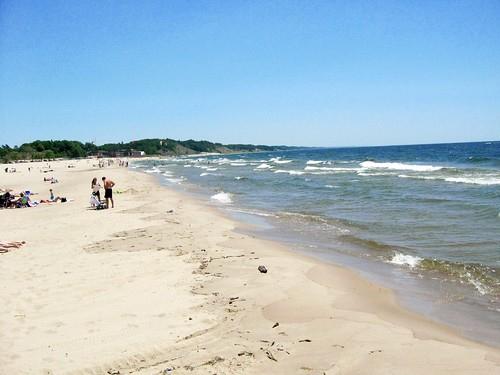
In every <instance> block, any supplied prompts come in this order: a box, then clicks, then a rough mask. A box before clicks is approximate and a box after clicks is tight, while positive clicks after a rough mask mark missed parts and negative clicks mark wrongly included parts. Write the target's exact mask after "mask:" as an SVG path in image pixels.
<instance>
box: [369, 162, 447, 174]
mask: <svg viewBox="0 0 500 375" xmlns="http://www.w3.org/2000/svg"><path fill="white" fill-rule="evenodd" d="M360 165H361V166H362V167H363V168H366V169H393V170H400V171H404V170H408V171H416V172H433V171H439V170H440V169H443V168H444V167H436V166H433V165H420V164H404V163H376V162H374V161H364V162H362V163H360Z"/></svg>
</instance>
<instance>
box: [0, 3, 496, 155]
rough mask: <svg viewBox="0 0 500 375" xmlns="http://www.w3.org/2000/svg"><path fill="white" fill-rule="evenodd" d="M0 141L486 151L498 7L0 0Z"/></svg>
mask: <svg viewBox="0 0 500 375" xmlns="http://www.w3.org/2000/svg"><path fill="white" fill-rule="evenodd" d="M0 129H1V131H0V143H2V144H4V143H8V144H10V145H13V144H20V143H23V142H26V141H31V140H34V139H78V140H81V141H96V142H97V143H103V142H110V141H122V140H123V141H127V140H131V139H138V138H146V137H169V138H174V139H187V138H194V139H207V140H212V141H219V142H224V143H264V144H290V145H307V146H347V145H384V144H407V143H433V142H448V141H475V140H499V139H500V1H479V0H476V1H403V0H401V1H394V2H391V1H388V0H386V1H366V2H365V1H312V0H310V1H305V0H304V1H291V0H288V1H22V0H14V1H8V0H0Z"/></svg>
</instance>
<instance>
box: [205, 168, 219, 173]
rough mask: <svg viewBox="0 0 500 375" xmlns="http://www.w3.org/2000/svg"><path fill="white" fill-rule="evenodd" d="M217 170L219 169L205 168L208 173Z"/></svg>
mask: <svg viewBox="0 0 500 375" xmlns="http://www.w3.org/2000/svg"><path fill="white" fill-rule="evenodd" d="M217 169H219V168H207V171H209V172H215V171H216V170H217Z"/></svg>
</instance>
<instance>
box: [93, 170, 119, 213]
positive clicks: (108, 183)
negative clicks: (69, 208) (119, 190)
mask: <svg viewBox="0 0 500 375" xmlns="http://www.w3.org/2000/svg"><path fill="white" fill-rule="evenodd" d="M102 184H103V186H101V184H100V183H99V182H98V181H97V178H96V177H94V178H93V179H92V182H91V184H90V187H91V189H92V196H91V200H90V204H91V205H93V206H95V207H96V208H103V207H102V206H103V204H102V201H101V188H103V187H104V199H106V208H109V202H110V201H111V208H114V207H115V202H114V201H113V187H114V186H115V183H114V182H113V181H112V180H110V179H109V178H106V177H103V178H102Z"/></svg>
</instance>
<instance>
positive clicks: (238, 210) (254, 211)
mask: <svg viewBox="0 0 500 375" xmlns="http://www.w3.org/2000/svg"><path fill="white" fill-rule="evenodd" d="M229 211H232V212H238V213H243V214H249V215H255V216H262V217H277V216H276V215H274V214H270V213H267V212H262V211H257V210H246V209H242V208H240V209H230V210H229Z"/></svg>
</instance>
